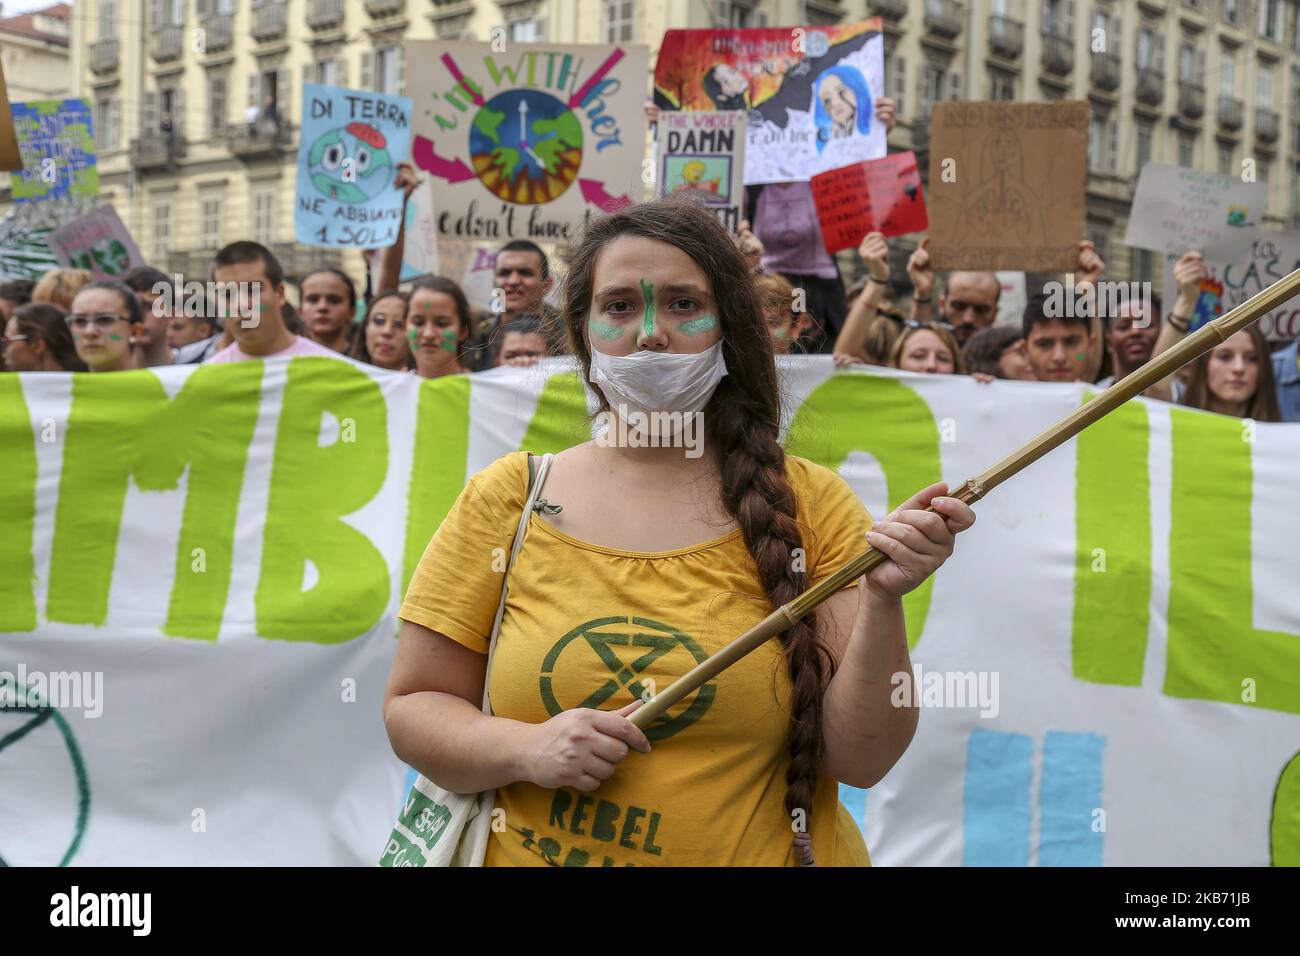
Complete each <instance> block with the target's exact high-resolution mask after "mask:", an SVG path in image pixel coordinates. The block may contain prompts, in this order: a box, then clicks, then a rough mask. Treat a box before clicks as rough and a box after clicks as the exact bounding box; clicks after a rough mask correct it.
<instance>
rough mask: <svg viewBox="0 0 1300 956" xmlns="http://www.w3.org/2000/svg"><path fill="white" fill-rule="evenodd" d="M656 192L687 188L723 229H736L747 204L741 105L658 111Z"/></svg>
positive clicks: (669, 192)
mask: <svg viewBox="0 0 1300 956" xmlns="http://www.w3.org/2000/svg"><path fill="white" fill-rule="evenodd" d="M656 150H657V153H658V157H659V170H658V180H657V182H658V190H657V194H658V195H660V196H666V195H669V194H671V193H676V192H681V191H683V190H689V191H690V195H691V196H693V197H695V198H698V199H700V200H701V201H702V202H704V204H705V205H707V206H708V207H709V208H710V209H711V210H713V212H714V213H716V214H717V216H718V219H719V220H720V221H721V222H722V224H723V225H724V226H726V227H727V231H728V232H731V233H735V232H738V231H739V229H740V220H741V218H742V217H743V210H744V206H745V114H744V112H742V111H741V110H724V111H716V112H707V113H705V112H700V113H684V112H681V111H676V112H664V113H660V114H659V125H658V130H657V133H656Z"/></svg>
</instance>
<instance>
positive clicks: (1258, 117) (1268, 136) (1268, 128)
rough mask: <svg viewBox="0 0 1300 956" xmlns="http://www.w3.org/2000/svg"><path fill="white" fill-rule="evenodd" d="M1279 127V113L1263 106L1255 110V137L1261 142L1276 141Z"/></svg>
mask: <svg viewBox="0 0 1300 956" xmlns="http://www.w3.org/2000/svg"><path fill="white" fill-rule="evenodd" d="M1277 127H1278V116H1277V113H1275V112H1273V111H1272V110H1270V109H1265V108H1264V107H1262V106H1261V107H1259V108H1258V109H1256V110H1255V139H1257V140H1259V141H1260V142H1261V143H1276V142H1277V133H1278V129H1277Z"/></svg>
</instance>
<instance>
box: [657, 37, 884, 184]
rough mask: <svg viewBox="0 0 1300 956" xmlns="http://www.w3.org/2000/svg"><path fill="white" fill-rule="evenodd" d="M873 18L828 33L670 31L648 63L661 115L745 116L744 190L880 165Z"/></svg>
mask: <svg viewBox="0 0 1300 956" xmlns="http://www.w3.org/2000/svg"><path fill="white" fill-rule="evenodd" d="M884 59H885V46H884V40H883V38H882V35H881V26H880V19H879V18H878V17H876V18H872V19H870V20H864V21H862V22H861V23H850V24H843V25H840V26H826V27H814V26H807V27H764V28H758V29H745V30H669V31H668V32H667V33H665V34H664V38H663V43H662V44H660V47H659V59H658V61H657V62H656V63H655V103H656V104H657V105H658V106H659V108H660V109H661V110H748V111H749V128H748V132H747V141H746V144H745V182H746V183H779V182H804V181H807V180H808V179H810V178H812V177H813V176H815V175H816V174H817V173H821V172H825V171H827V170H829V169H836V168H838V167H840V166H845V165H848V164H849V163H854V162H859V161H861V160H864V159H875V158H877V157H879V156H883V155H885V128H884V126H882V125H881V124H880V122H879V121H878V120H877V119H876V115H875V104H876V100H877V99H878V98H879V97H881V96H883V95H884V87H885V68H884Z"/></svg>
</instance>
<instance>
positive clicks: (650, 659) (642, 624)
mask: <svg viewBox="0 0 1300 956" xmlns="http://www.w3.org/2000/svg"><path fill="white" fill-rule="evenodd" d="M570 645H572V648H571V649H570V650H569V651H568V653H569V654H570V655H572V654H578V653H587V654H595V655H596V656H597V657H598V658H599V659H600V661H601V662H602V663H603V664H604V665H605V667H606V668H608V670H609V679H608V680H605V681H603V682H602V683H601V684H600V686H599V687H596V688H595V689H593V690H591V692H590V693H588V694H587V696H586V697H585V698H584V699H582V700H569V699H568V698H569V697H570V696H574V697H576V696H577V694H576V693H574V694H572V695H571V694H570V693H568V692H567V691H568V690H569V687H570V686H571V685H570V683H569V681H567V680H566V679H564V678H562V677H558V676H557V675H556V666H557V664H558V663H559V661H560V657H561V655H564V654H565V650H566V648H570ZM686 654H690V656H691V658H693V662H692V661H688V660H685V658H684V655H686ZM673 655H683V659H682V660H681V661H673V660H671V658H672V656H673ZM662 657H668V658H669V661H665V662H664V663H663V664H660V668H659V672H660V673H667V674H671V675H673V678H672V679H675V677H676V676H678V675H680V674H685V673H686V672H687V671H688V670H690V669H691V668H692V667H694V666H695V665H696V664H701V663H703V662H704V661H705V660H706V659H707V658H708V655H707V654H705V653H704V651H703V650H702V649H701V648H700V646H699V645H698V644H696V643H695V641H694V640H692V639H691V637H690V636H689V635H686V634H683V633H682V632H681V631H679V630H677V629H676V628H674V627H669V626H668V625H667V624H661V623H659V622H658V621H651V620H649V619H648V618H644V617H599V618H596V619H595V620H594V621H588V622H587V623H585V624H579V625H578V626H577V627H575V628H574V629H573V630H571V631H570V632H569V633H568V634H565V635H564V636H563V637H562V638H560V639H559V641H557V642H556V644H555V646H554V647H552V648H551V649H550V651H548V652H547V654H546V657H545V659H544V660H543V661H542V673H541V680H540V681H539V683H540V686H541V692H542V703H543V704H544V705H545V706H546V712H547V713H548V714H550V715H551V716H552V717H555V716H557V715H558V714H561V713H563V712H564V711H566V710H572V709H573V708H575V707H594V708H598V709H600V710H608V709H609V708H608V707H607V706H605V703H606V701H608V700H609V699H610V698H611V697H613V696H615V695H616V694H618V693H619V691H621V690H626V691H627V692H628V693H629V694H630V695H631V696H632V697H646V698H648V697H649V696H650V695H649V694H647V693H646V691H647V690H648V688H647V686H646V684H644V683H643V682H642V680H641V676H640V675H641V674H643V673H645V671H647V670H651V673H652V674H653V673H654V670H653V669H652V665H653V664H654V663H655V661H658V660H659V659H660V658H662ZM665 664H667V665H668V666H669V668H670V669H669V670H667V671H664V670H663V668H664V666H665ZM566 665H567V666H565V667H564V668H563V669H562V671H561V673H571V672H572V671H573V670H574V669H575V668H577V669H581V664H579V663H578V662H577V661H573V660H571V659H566ZM672 679H669V678H666V677H661V678H659V679H657V680H656V686H655V690H656V691H658V690H663V689H664V688H666V687H667V686H668V684H669V683H671V682H672ZM561 682H563V683H564V689H563V690H561V692H560V693H561V696H563V697H565V698H566V699H565V701H564V702H563V703H561V702H560V700H558V699H557V697H556V690H557V688H556V686H555V685H556V683H561ZM585 689H586V688H582V690H585ZM579 692H581V691H579ZM716 692H717V688H716V687H715V686H714V685H713V684H705V685H704V686H703V687H701V688H700V689H699V690H697V691H696V692H695V693H694V694H693V695H691V696H688V697H687V698H686V700H685V701H684V702H683V703H685V704H686V705H687V706H686V709H685V710H681V709H680V706H681V705H680V704H679V705H678V707H677V708H676V709H677V713H673V710H671V709H670V710H669V711H668V713H666V714H663V715H662V716H660V717H659V718H658V719H657V720H655V721H654V723H652V724H651V725H650V727H649V728H647V729H646V731H645V735H646V738H647V739H649V740H651V741H656V740H664V739H666V738H668V737H671V736H673V735H674V734H678V733H681V731H683V730H685V729H686V728H687V727H689V726H690V725H691V724H693V723H695V722H696V721H697V720H699V719H700V718H701V717H703V716H704V714H705V712H706V711H707V710H708V709H709V706H710V705H711V704H712V703H713V696H714V694H715V693H716ZM628 702H630V701H628ZM625 703H626V702H625ZM620 706H621V705H620Z"/></svg>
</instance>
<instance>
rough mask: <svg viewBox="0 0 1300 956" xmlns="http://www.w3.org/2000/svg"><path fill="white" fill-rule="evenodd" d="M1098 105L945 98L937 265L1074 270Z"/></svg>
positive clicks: (937, 132)
mask: <svg viewBox="0 0 1300 956" xmlns="http://www.w3.org/2000/svg"><path fill="white" fill-rule="evenodd" d="M1087 164H1088V104H1087V103H1086V102H1083V101H1078V102H1074V101H1070V102H1062V101H1056V102H1051V103H1005V102H997V103H935V104H934V115H933V117H932V119H931V141H930V179H929V186H930V194H929V211H930V263H931V265H932V266H933V268H934V269H935V270H936V271H948V270H953V269H977V270H980V271H983V272H995V271H998V270H1004V271H1023V272H1066V271H1069V270H1070V269H1072V268H1074V265H1075V263H1076V262H1077V261H1078V256H1079V240H1081V239H1082V238H1083V236H1084V221H1083V213H1084V192H1085V187H1086V185H1087V181H1088V169H1087Z"/></svg>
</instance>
